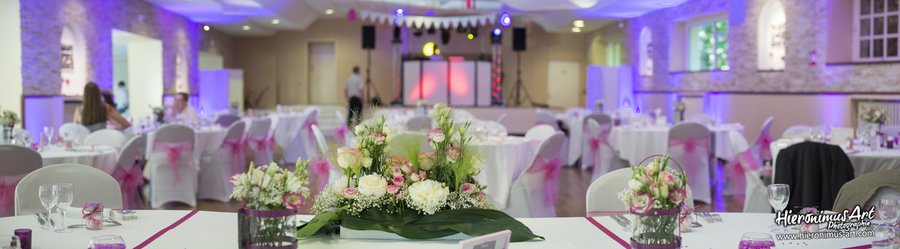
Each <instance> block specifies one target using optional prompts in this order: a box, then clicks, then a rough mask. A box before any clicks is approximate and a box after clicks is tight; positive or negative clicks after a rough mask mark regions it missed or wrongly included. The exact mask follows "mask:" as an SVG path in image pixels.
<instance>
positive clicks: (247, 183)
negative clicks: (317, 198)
mask: <svg viewBox="0 0 900 249" xmlns="http://www.w3.org/2000/svg"><path fill="white" fill-rule="evenodd" d="M297 161H298V162H297V164H296V165H295V166H296V168H295V169H294V171H290V170H286V169H283V168H281V167H278V165H277V164H275V163H272V164H269V165H267V166H262V167H258V168H257V167H254V166H253V165H252V164H251V165H250V169H249V170H247V173H244V174H237V175H234V176H232V177H231V182H232V183H233V184H234V192H233V193H232V195H231V198H233V199H235V200H240V201H241V202H242V203H243V204H244V206H243V208H241V210H240V211H239V212H238V226H239V227H238V236H239V245H240V247H241V248H296V245H295V244H294V243H295V240H296V239H295V235H296V234H295V232H296V223H295V221H294V216H295V215H296V214H297V209H299V208H300V207H302V206H303V205H304V204H305V203H304V199H306V198H308V197H309V196H310V194H309V186H308V182H309V172H308V171H307V170H306V168H307V167H308V166H309V161H306V162H302V161H301V160H297Z"/></svg>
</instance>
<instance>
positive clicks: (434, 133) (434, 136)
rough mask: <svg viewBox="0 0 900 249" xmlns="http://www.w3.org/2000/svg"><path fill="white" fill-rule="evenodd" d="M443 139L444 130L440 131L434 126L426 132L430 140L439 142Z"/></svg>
mask: <svg viewBox="0 0 900 249" xmlns="http://www.w3.org/2000/svg"><path fill="white" fill-rule="evenodd" d="M444 139H445V137H444V131H442V130H441V129H438V128H434V129H431V131H429V132H428V141H430V142H435V143H440V142H443V141H444Z"/></svg>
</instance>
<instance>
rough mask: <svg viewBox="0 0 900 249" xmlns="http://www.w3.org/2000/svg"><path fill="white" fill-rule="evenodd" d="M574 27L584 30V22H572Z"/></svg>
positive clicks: (579, 20) (578, 20)
mask: <svg viewBox="0 0 900 249" xmlns="http://www.w3.org/2000/svg"><path fill="white" fill-rule="evenodd" d="M572 26H575V27H576V28H584V20H581V19H577V20H575V21H574V22H572Z"/></svg>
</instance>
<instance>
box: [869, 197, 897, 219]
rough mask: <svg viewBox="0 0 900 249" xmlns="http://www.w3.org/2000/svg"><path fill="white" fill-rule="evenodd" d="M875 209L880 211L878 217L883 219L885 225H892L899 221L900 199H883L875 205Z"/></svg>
mask: <svg viewBox="0 0 900 249" xmlns="http://www.w3.org/2000/svg"><path fill="white" fill-rule="evenodd" d="M875 210H876V211H878V219H880V220H881V224H884V225H892V224H896V223H897V217H898V215H900V200H897V199H882V200H879V201H878V204H876V206H875Z"/></svg>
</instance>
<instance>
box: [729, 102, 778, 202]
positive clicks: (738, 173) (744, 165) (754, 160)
mask: <svg viewBox="0 0 900 249" xmlns="http://www.w3.org/2000/svg"><path fill="white" fill-rule="evenodd" d="M774 120H775V118H774V117H769V118H767V119H766V121H764V122H763V124H762V126H761V128H760V131H759V136H757V138H756V142H754V143H753V145H752V146H750V147H749V148H747V150H745V151H742V152H741V153H738V154H737V155H736V156H735V158H733V159H731V161H730V162H729V163H728V166H727V167H725V172H726V173H725V174H726V176H727V178H730V181H728V182H727V183H725V182H720V184H726V192H730V193H744V211H745V212H748V211H752V212H768V211H769V209H768V208H767V207H766V208H765V209H764V210H762V209H760V208H761V207H764V206H768V200H767V197H766V194H767V193H766V190H765V188H766V187H765V186H766V185H765V184H762V181H761V180H760V179H759V173H758V172H760V171H761V170H762V167H763V161H765V160H768V158H771V152H770V151H769V147H770V144H771V143H772V137H771V135H770V131H771V129H772V123H773V122H774ZM732 141H737V140H732ZM748 171H750V172H748ZM749 177H756V180H749ZM760 194H762V195H760Z"/></svg>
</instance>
